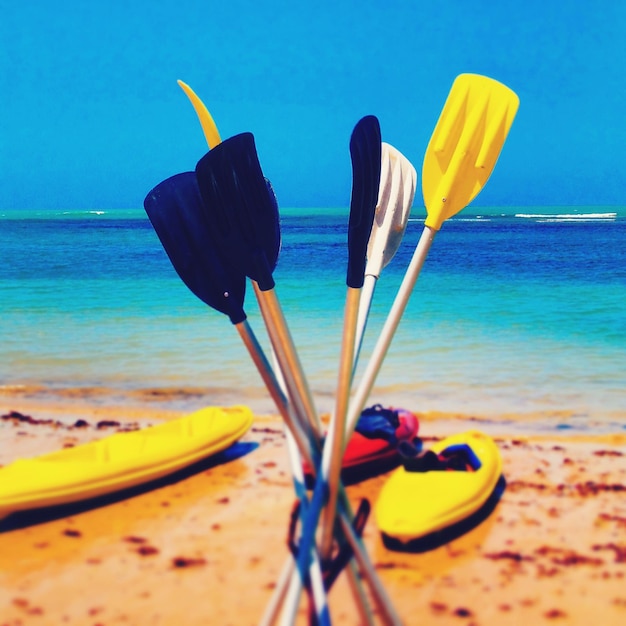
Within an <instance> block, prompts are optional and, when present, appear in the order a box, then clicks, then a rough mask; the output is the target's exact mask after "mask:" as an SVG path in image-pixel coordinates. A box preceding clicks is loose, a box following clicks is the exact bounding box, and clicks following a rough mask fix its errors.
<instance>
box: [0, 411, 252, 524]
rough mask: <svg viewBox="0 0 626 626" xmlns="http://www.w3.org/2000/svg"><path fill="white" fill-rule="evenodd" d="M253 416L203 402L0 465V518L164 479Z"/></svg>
mask: <svg viewBox="0 0 626 626" xmlns="http://www.w3.org/2000/svg"><path fill="white" fill-rule="evenodd" d="M252 420H253V415H252V411H251V410H250V409H249V408H247V407H245V406H235V407H229V408H220V407H207V408H204V409H201V410H199V411H196V412H195V413H192V414H191V415H187V416H185V417H181V418H179V419H176V420H173V421H171V422H166V423H164V424H158V425H157V426H151V427H147V428H144V429H142V430H136V431H131V432H120V433H116V434H114V435H111V436H110V437H106V438H104V439H101V440H99V441H94V442H91V443H86V444H83V445H79V446H76V447H74V448H65V449H63V450H59V451H58V452H52V453H49V454H44V455H41V456H38V457H35V458H32V459H20V460H18V461H15V462H13V463H10V464H9V465H7V466H6V467H1V468H0V519H2V518H4V517H6V516H7V515H9V514H11V513H15V512H17V511H23V510H27V509H35V508H40V507H47V506H55V505H59V504H67V503H70V502H77V501H80V500H87V499H89V498H94V497H97V496H102V495H105V494H110V493H113V492H116V491H121V490H123V489H127V488H129V487H135V486H137V485H140V484H142V483H146V482H148V481H151V480H155V479H158V478H162V477H163V476H166V475H168V474H171V473H172V472H175V471H177V470H180V469H183V468H185V467H187V466H189V465H191V464H193V463H195V462H197V461H200V460H202V459H205V458H206V457H208V456H211V455H213V454H215V453H217V452H220V451H221V450H224V449H225V448H227V447H228V446H230V445H231V444H232V443H234V442H235V441H236V440H237V439H239V438H240V437H241V436H242V435H244V434H245V433H246V432H247V431H248V429H249V428H250V426H251V424H252Z"/></svg>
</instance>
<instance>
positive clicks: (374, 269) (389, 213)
mask: <svg viewBox="0 0 626 626" xmlns="http://www.w3.org/2000/svg"><path fill="white" fill-rule="evenodd" d="M416 185H417V172H416V171H415V168H414V167H413V165H411V163H410V161H409V160H408V159H407V158H406V157H405V156H404V155H403V154H402V153H401V152H400V151H399V150H397V149H396V148H394V147H393V146H391V145H389V144H388V143H385V142H383V144H382V164H381V176H380V187H379V191H378V204H377V206H376V213H375V215H374V223H373V225H372V232H371V234H370V239H369V243H368V246H367V266H366V268H365V274H366V275H371V276H375V277H376V278H378V277H379V276H380V273H381V271H382V269H383V268H384V267H386V266H387V265H388V264H389V262H390V261H391V259H392V258H393V257H394V255H395V254H396V252H397V250H398V247H399V246H400V242H401V241H402V237H403V236H404V231H405V230H406V225H407V222H408V220H409V213H410V212H411V207H412V206H413V199H414V197H415V187H416Z"/></svg>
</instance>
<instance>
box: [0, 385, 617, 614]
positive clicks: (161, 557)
mask: <svg viewBox="0 0 626 626" xmlns="http://www.w3.org/2000/svg"><path fill="white" fill-rule="evenodd" d="M192 391H193V390H191V392H192ZM156 395H157V396H158V394H156ZM165 395H167V394H165ZM161 398H162V396H161ZM119 400H120V401H119V403H118V402H117V399H112V398H111V397H110V396H106V394H105V392H104V391H103V392H102V395H99V394H98V391H97V390H91V392H88V393H86V392H76V393H72V392H71V391H68V392H67V393H66V394H65V397H58V398H56V399H55V401H54V402H52V401H46V402H45V403H44V402H42V401H41V399H40V398H39V397H38V395H37V393H36V392H35V391H34V390H33V389H31V390H29V391H28V392H26V391H25V390H24V389H20V390H14V391H6V390H5V392H4V393H3V394H2V395H0V415H2V416H4V417H3V418H2V419H1V420H0V464H3V465H6V464H7V463H9V462H10V461H12V460H14V459H16V458H19V457H20V456H32V455H34V454H39V453H42V452H46V451H50V450H54V449H58V448H61V447H63V446H68V445H76V444H78V443H81V442H83V441H89V440H92V439H95V438H98V437H102V436H105V435H107V434H112V433H113V432H116V431H118V430H124V429H133V428H139V427H142V426H143V425H147V424H149V423H153V422H155V421H157V420H163V419H172V418H175V417H177V416H179V415H181V412H180V411H176V410H173V409H171V408H163V406H164V405H163V404H162V403H160V402H158V401H155V402H153V403H152V404H150V405H146V403H145V402H143V403H141V402H137V403H135V402H132V401H129V399H128V398H121V399H119ZM143 400H145V398H143ZM200 406H201V405H198V408H200ZM407 408H410V407H407ZM531 421H532V420H531ZM82 422H84V423H82ZM420 423H421V427H420V435H421V437H422V438H423V439H424V441H425V445H426V446H427V445H428V443H429V442H432V441H433V440H436V439H438V438H440V437H443V436H445V435H448V434H451V433H453V432H460V431H463V430H467V429H470V428H477V429H480V430H484V431H485V432H488V433H489V434H491V435H492V436H493V437H494V439H495V440H496V442H497V443H498V446H499V447H500V450H501V452H502V456H503V462H504V476H505V479H506V489H505V490H504V493H503V495H502V497H501V499H500V500H499V502H498V503H497V505H496V507H495V509H494V510H493V511H492V512H491V514H490V515H489V516H488V517H487V518H486V519H485V520H484V521H482V522H481V523H480V524H478V525H477V526H475V527H474V528H472V529H469V530H467V532H465V533H464V534H462V535H460V536H458V537H456V538H453V539H452V540H451V541H449V542H447V543H444V544H443V545H440V546H439V547H434V548H432V549H430V550H426V551H424V552H421V553H404V552H394V551H390V550H388V549H386V548H385V547H384V545H383V543H382V541H381V538H380V534H379V532H378V530H377V528H376V524H375V520H374V518H373V515H372V516H370V519H369V520H368V522H367V525H366V527H365V533H364V542H365V545H366V547H367V549H368V552H369V554H370V557H371V559H372V561H373V563H374V564H375V567H376V569H377V571H378V573H379V575H380V578H381V580H382V582H383V584H384V586H385V588H386V590H387V592H388V594H389V596H390V598H391V599H392V602H393V604H394V607H395V608H396V610H397V612H398V614H399V615H400V616H401V618H402V620H403V622H404V623H405V624H407V625H411V624H425V625H447V624H451V625H453V624H458V625H460V626H469V625H470V624H473V625H479V624H482V625H490V624H499V625H502V626H507V625H513V624H515V625H519V624H526V623H554V624H563V625H566V624H581V625H583V624H584V625H588V624H590V623H593V621H594V620H595V621H597V622H601V623H602V624H603V625H616V626H617V625H622V624H625V623H626V434H624V433H623V432H622V433H619V432H616V433H605V434H602V435H595V436H594V435H590V434H584V435H581V434H574V433H566V432H563V433H561V432H559V431H551V432H543V431H544V430H545V429H544V428H543V427H542V428H537V429H536V430H535V432H532V429H529V428H526V429H524V432H522V433H520V429H519V428H516V426H515V424H516V423H515V420H514V419H507V420H506V421H503V422H498V421H493V420H487V419H485V420H482V419H481V418H480V416H462V415H435V414H428V415H421V416H420ZM219 460H220V461H221V462H220V463H218V464H212V463H208V464H206V465H205V466H202V467H197V468H195V471H194V472H193V473H183V474H179V475H177V476H175V477H174V479H172V480H170V481H162V482H160V483H159V484H157V485H155V486H153V488H152V489H150V490H143V491H136V492H133V493H132V494H130V495H129V497H126V498H123V499H117V500H116V499H110V500H107V501H103V502H100V503H99V506H96V507H92V508H86V509H85V508H84V507H83V508H81V507H74V508H71V509H67V510H64V511H62V512H58V511H57V513H56V515H57V517H54V518H51V519H43V518H42V517H41V516H40V517H39V518H35V519H33V518H31V517H29V516H24V515H22V516H21V517H13V518H7V519H5V520H4V521H0V626H4V625H5V624H6V625H11V626H17V625H31V624H33V625H35V624H37V625H54V626H58V625H62V624H78V625H83V624H84V625H93V626H95V625H96V624H101V625H103V626H104V625H112V624H129V625H136V626H143V625H144V624H146V625H147V624H155V625H156V624H158V625H161V624H164V625H174V624H176V625H179V624H185V625H186V626H192V625H196V624H197V625H200V624H221V625H228V624H232V625H240V624H256V623H258V621H259V620H260V618H261V616H262V614H263V611H264V609H265V607H266V605H267V603H268V602H269V600H270V597H271V594H272V590H273V588H274V585H275V583H276V580H277V578H278V574H279V572H280V570H281V567H282V565H283V563H284V560H285V558H286V556H287V547H286V542H285V540H286V534H287V527H288V521H289V514H290V511H291V507H292V505H293V502H294V496H293V488H292V482H291V478H290V473H289V468H288V463H287V455H286V450H285V442H284V437H283V434H282V423H281V421H280V419H279V418H277V417H276V416H272V415H258V416H257V417H256V419H255V422H254V424H253V426H252V428H251V430H250V431H249V432H248V433H247V434H246V435H245V436H244V437H243V438H242V439H241V440H240V442H239V444H236V446H235V448H234V449H233V450H232V451H231V453H230V454H229V455H226V456H224V457H221V458H220V459H219ZM387 476H388V474H383V475H380V476H376V477H373V478H369V479H367V480H364V481H363V482H360V483H358V484H354V485H351V486H349V487H348V495H349V498H350V500H351V501H352V503H353V505H354V506H355V507H356V505H357V504H358V503H359V501H360V500H361V498H367V499H368V500H369V501H370V502H371V503H372V505H373V504H374V503H375V502H376V499H377V496H378V493H379V491H380V489H381V487H382V485H383V484H384V481H385V479H386V478H387ZM330 602H331V615H332V618H333V624H356V623H358V621H357V617H356V611H355V609H354V607H353V603H352V596H351V594H350V592H349V590H348V586H347V583H346V581H345V576H341V577H340V578H339V580H338V581H337V583H336V584H335V585H334V586H333V588H332V591H331V594H330ZM299 623H303V624H304V623H306V606H305V603H304V602H303V604H302V607H301V617H300V621H299Z"/></svg>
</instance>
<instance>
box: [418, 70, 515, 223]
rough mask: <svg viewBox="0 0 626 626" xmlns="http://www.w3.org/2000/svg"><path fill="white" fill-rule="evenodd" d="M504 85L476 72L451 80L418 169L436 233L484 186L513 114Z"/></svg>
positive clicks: (510, 95)
mask: <svg viewBox="0 0 626 626" xmlns="http://www.w3.org/2000/svg"><path fill="white" fill-rule="evenodd" d="M518 106H519V98H518V97H517V95H516V94H515V93H514V92H513V91H511V89H509V88H508V87H506V86H505V85H503V84H502V83H499V82H498V81H496V80H493V79H492V78H487V77H486V76H480V75H478V74H461V75H460V76H457V78H456V80H455V81H454V83H453V85H452V88H451V90H450V93H449V95H448V98H447V100H446V103H445V105H444V107H443V110H442V112H441V115H440V117H439V120H438V122H437V125H436V126H435V130H434V131H433V135H432V137H431V138H430V142H429V143H428V147H427V148H426V155H425V156H424V164H423V167H422V193H423V195H424V204H425V206H426V212H427V214H428V215H427V218H426V221H425V225H426V226H428V227H430V228H433V229H434V230H439V228H441V224H442V223H443V222H444V221H445V220H447V219H448V218H449V217H452V216H453V215H456V214H457V213H458V212H459V211H461V210H462V209H464V208H465V207H466V206H467V205H468V204H469V203H470V202H471V201H472V200H473V199H474V198H475V197H476V196H477V195H478V193H479V192H480V190H481V189H482V188H483V187H484V185H485V183H486V182H487V179H488V178H489V176H490V175H491V172H492V170H493V168H494V166H495V164H496V161H497V160H498V156H499V155H500V151H501V150H502V146H503V145H504V141H505V139H506V136H507V134H508V132H509V129H510V128H511V124H512V123H513V118H514V117H515V114H516V113H517V108H518Z"/></svg>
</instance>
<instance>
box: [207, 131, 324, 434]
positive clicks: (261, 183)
mask: <svg viewBox="0 0 626 626" xmlns="http://www.w3.org/2000/svg"><path fill="white" fill-rule="evenodd" d="M196 175H197V177H198V184H199V187H200V193H201V195H202V197H203V201H204V204H205V206H206V207H209V208H210V212H211V217H210V220H209V222H210V226H211V230H212V234H213V239H214V241H215V242H216V244H217V245H218V246H219V248H220V253H221V254H222V255H223V258H224V259H225V260H226V261H227V262H228V263H229V265H231V266H232V267H235V268H237V270H238V271H241V272H242V273H244V274H245V275H247V276H248V278H250V279H251V280H252V281H253V287H254V289H255V293H256V295H257V298H258V299H259V305H260V306H261V310H262V313H263V316H264V319H266V320H268V321H269V322H270V323H269V324H268V332H269V333H270V341H271V343H272V347H273V348H274V350H275V352H276V356H277V359H278V362H279V364H280V368H281V371H282V372H283V376H284V377H285V383H286V385H287V389H288V392H289V398H290V399H291V400H292V402H294V404H295V405H296V407H295V408H296V413H297V414H298V415H304V416H306V419H307V421H308V424H309V431H310V434H311V436H314V434H315V433H318V435H317V436H318V437H319V433H320V431H321V424H320V422H319V417H318V415H317V412H316V410H315V407H314V405H313V399H312V397H311V392H310V390H309V387H308V384H307V382H306V378H305V376H304V372H303V370H302V366H301V364H300V360H299V358H298V355H297V352H296V349H295V346H294V344H293V340H292V338H291V335H290V333H289V330H288V327H287V323H286V321H285V319H284V316H283V314H282V310H281V308H280V303H279V302H278V298H277V295H276V292H275V289H274V287H275V283H274V279H273V276H272V271H273V267H274V265H275V262H276V258H273V255H274V251H276V256H277V254H278V249H279V247H280V228H279V224H278V212H277V209H276V207H275V205H274V204H273V203H272V202H271V198H270V194H269V192H268V189H267V186H266V182H265V178H264V176H263V172H262V171H261V166H260V164H259V160H258V156H257V153H256V146H255V144H254V138H253V136H252V134H251V133H242V134H240V135H235V136H233V137H230V138H229V139H227V140H225V141H223V142H222V143H221V144H219V145H218V146H216V147H215V148H213V149H212V150H210V151H209V152H208V153H207V154H206V155H205V156H204V157H203V158H202V159H200V161H199V162H198V164H197V165H196Z"/></svg>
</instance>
